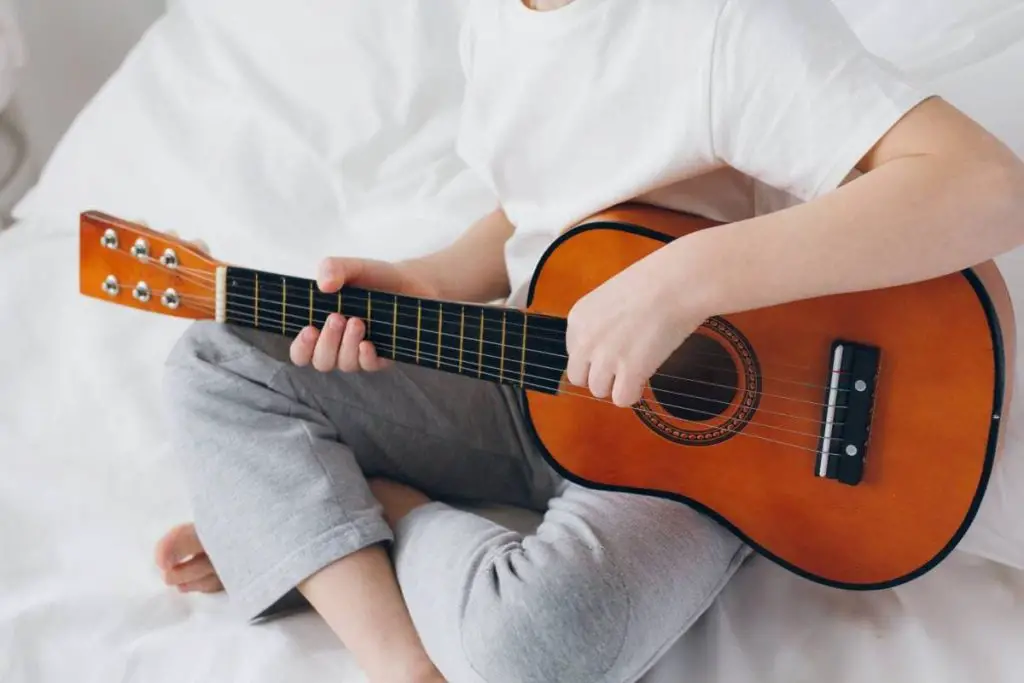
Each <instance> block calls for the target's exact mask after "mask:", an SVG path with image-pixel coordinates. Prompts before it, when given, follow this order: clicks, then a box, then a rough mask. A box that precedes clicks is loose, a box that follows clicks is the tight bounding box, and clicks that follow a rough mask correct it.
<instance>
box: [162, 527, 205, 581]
mask: <svg viewBox="0 0 1024 683" xmlns="http://www.w3.org/2000/svg"><path fill="white" fill-rule="evenodd" d="M202 552H203V544H202V543H200V542H199V536H198V534H197V533H196V528H195V525H193V524H179V525H178V526H176V527H174V528H173V529H171V530H170V531H168V532H167V533H166V534H164V536H163V538H161V539H160V540H159V541H158V542H157V544H156V550H155V556H156V557H155V559H156V566H157V567H159V568H160V569H162V570H165V571H166V570H169V569H170V568H172V567H174V566H175V565H177V564H180V563H182V562H185V561H187V560H188V559H189V558H190V557H193V556H194V555H198V554H200V553H202Z"/></svg>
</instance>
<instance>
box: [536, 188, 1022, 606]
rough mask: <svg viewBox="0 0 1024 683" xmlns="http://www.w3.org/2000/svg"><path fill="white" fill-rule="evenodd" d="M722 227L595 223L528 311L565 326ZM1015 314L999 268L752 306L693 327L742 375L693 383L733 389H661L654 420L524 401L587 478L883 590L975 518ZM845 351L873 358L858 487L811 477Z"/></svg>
mask: <svg viewBox="0 0 1024 683" xmlns="http://www.w3.org/2000/svg"><path fill="white" fill-rule="evenodd" d="M713 225H714V222H712V221H707V220H704V219H698V218H693V217H686V216H683V215H680V214H676V213H674V212H668V211H663V210H660V209H655V208H653V207H641V206H624V207H617V208H616V209H614V210H613V211H611V212H608V213H606V214H602V215H599V216H595V217H594V218H592V219H591V220H589V221H587V222H585V223H584V224H581V225H580V226H578V227H577V228H576V229H574V230H572V231H570V232H568V233H567V234H566V235H564V236H563V237H562V239H560V240H559V241H558V242H557V243H556V244H555V245H553V246H552V247H551V249H549V251H548V252H547V254H546V255H545V258H544V259H543V261H542V265H541V267H540V268H539V269H538V272H537V274H536V275H535V278H534V281H533V283H532V286H531V292H530V300H529V308H530V310H532V311H537V312H542V313H545V314H548V315H560V316H565V315H567V314H568V311H569V310H570V309H571V307H572V305H573V304H574V303H575V301H577V300H578V299H579V298H580V297H581V296H583V295H584V294H586V293H587V292H588V291H590V290H592V289H593V288H595V287H596V286H598V285H599V284H601V283H602V282H604V281H605V280H607V279H608V278H609V277H611V276H613V275H614V274H615V273H617V272H619V271H621V270H622V269H623V268H625V267H627V266H628V265H630V264H631V263H633V262H635V261H637V260H639V259H641V258H643V257H644V256H646V255H647V254H649V253H651V252H652V251H654V250H655V249H657V248H660V247H661V246H662V245H663V244H664V243H665V242H667V241H669V240H671V239H674V238H676V237H679V236H682V235H684V234H686V233H687V232H690V231H693V230H699V229H706V228H709V227H713ZM1013 320H1014V318H1013V311H1012V308H1011V305H1010V298H1009V294H1008V292H1007V290H1006V287H1005V284H1004V283H1003V281H1002V278H1001V276H1000V274H999V272H998V270H997V269H996V267H995V265H994V264H992V263H986V264H983V265H981V266H979V267H977V268H974V269H971V270H968V271H964V272H962V273H957V274H953V275H950V276H947V277H944V278H938V279H936V280H932V281H928V282H924V283H917V284H914V285H909V286H904V287H898V288H892V289H887V290H878V291H872V292H863V293H857V294H849V295H842V296H836V297H825V298H820V299H813V300H807V301H802V302H795V303H792V304H787V305H783V306H776V307H772V308H768V309H762V310H757V311H749V312H745V313H742V314H738V315H734V316H727V317H726V318H725V319H722V320H720V321H719V324H718V325H717V326H716V327H715V328H714V329H711V328H706V329H702V330H701V334H700V336H701V337H707V338H708V340H710V341H708V344H711V342H715V341H717V342H718V343H719V345H720V346H721V347H722V348H723V349H725V352H724V355H723V353H719V355H720V356H721V357H722V358H731V359H732V361H733V362H734V363H735V365H736V368H735V372H733V373H732V374H729V373H726V374H724V375H721V376H713V375H704V377H706V378H708V377H710V378H712V379H713V380H714V381H709V380H708V379H705V380H697V382H701V383H702V385H704V386H706V387H716V386H720V385H721V386H724V385H725V384H726V383H727V382H726V381H725V380H723V379H721V377H729V378H732V379H733V380H734V383H735V384H737V386H735V387H733V388H734V391H733V392H732V393H730V392H728V391H726V392H725V393H724V394H723V393H722V392H721V390H719V393H717V394H715V393H714V391H712V392H711V394H710V395H709V396H705V397H703V398H702V399H701V400H696V397H695V396H694V394H696V393H699V388H700V386H701V384H694V383H692V382H691V383H689V384H684V385H679V386H675V387H674V391H673V388H669V387H663V388H662V390H661V391H660V392H657V391H654V390H653V389H654V388H653V383H652V387H650V388H649V390H648V391H647V392H646V393H645V398H644V403H643V404H642V406H644V410H639V409H637V410H629V409H620V408H616V407H615V406H613V405H610V404H602V403H600V402H596V401H587V400H583V399H578V400H574V399H571V398H567V397H566V396H560V397H552V396H550V395H546V394H541V393H538V392H529V391H528V392H527V407H528V414H529V421H530V423H531V425H532V428H533V431H534V433H535V436H536V438H537V440H538V442H539V443H540V444H541V445H542V446H543V450H544V451H545V452H546V457H547V458H548V461H549V462H550V463H551V464H552V466H554V467H555V468H556V469H558V470H559V471H561V473H562V474H563V475H565V476H566V477H567V478H569V479H572V480H575V481H576V482H577V483H580V484H581V485H584V486H589V487H593V488H601V489H607V490H615V491H631V492H636V493H644V494H648V495H654V496H659V497H664V498H669V499H674V500H678V501H680V502H682V503H684V504H688V505H691V506H692V507H694V508H696V509H698V510H701V511H703V512H705V513H707V514H709V515H710V516H712V517H713V518H715V519H717V520H718V521H719V522H721V523H722V524H724V525H725V526H727V527H728V528H730V529H731V530H733V531H734V532H735V533H737V534H738V535H739V536H740V537H741V538H743V540H744V541H746V542H747V543H748V544H750V545H751V546H752V547H754V548H755V549H756V550H757V551H758V552H760V553H761V554H762V555H764V556H766V557H768V558H769V559H771V560H773V561H775V562H776V563H778V564H780V565H781V566H783V567H785V568H787V569H788V570H790V571H793V572H795V573H797V574H798V575H801V576H803V577H805V578H808V579H810V580H813V581H816V582H819V583H822V584H826V585H830V586H834V587H839V588H846V589H879V588H886V587H891V586H894V585H898V584H900V583H904V582H906V581H909V580H913V579H915V578H917V577H919V576H921V575H922V574H924V573H925V572H927V571H929V570H930V569H931V568H933V567H934V566H936V565H937V564H938V563H939V562H941V561H942V560H943V559H944V558H945V557H946V556H947V555H948V554H949V552H951V551H952V549H953V548H954V547H955V546H956V544H957V543H958V542H959V540H960V539H961V538H962V536H963V534H964V533H965V532H966V530H967V529H968V527H969V526H970V523H971V522H972V520H973V518H974V515H975V514H976V512H977V509H978V506H979V504H980V502H981V499H982V496H983V494H984V491H985V488H986V485H987V482H988V479H989V476H990V473H991V470H992V466H993V464H994V461H995V458H996V457H997V454H998V447H999V444H1000V440H1001V435H1002V428H1003V426H1002V423H1003V420H1002V419H1001V416H1002V415H1003V413H1004V412H1005V409H1006V406H1007V404H1008V401H1009V400H1010V388H1009V386H1008V384H1007V382H1006V374H1005V368H1006V367H1010V366H1011V365H1012V363H1013V358H1012V350H1013V348H1014V336H1015V329H1014V328H1013ZM838 340H846V341H852V342H856V343H857V344H863V345H866V347H870V348H873V349H878V350H880V356H879V358H880V360H879V363H878V367H877V371H876V372H874V374H873V378H874V379H873V386H872V390H871V391H872V398H873V400H872V404H871V411H870V429H869V438H868V441H867V450H866V453H863V454H860V455H863V475H862V478H861V479H860V480H859V481H857V482H856V483H855V484H850V483H842V482H839V481H835V480H834V479H830V478H826V477H822V476H819V475H820V474H821V472H820V471H819V464H820V456H816V452H820V450H821V444H822V438H821V437H822V430H823V425H824V424H825V423H826V422H827V420H826V417H827V411H826V410H823V406H825V405H826V404H827V403H828V397H829V392H828V385H829V381H830V377H832V375H833V373H832V370H833V367H832V362H833V359H834V358H835V353H836V351H835V349H836V344H837V341H838ZM688 344H689V342H688ZM701 348H702V350H701V351H699V352H698V353H703V354H706V353H707V351H708V350H709V349H711V346H708V347H707V348H704V347H701ZM683 355H686V354H683ZM691 355H692V354H691ZM686 362H689V363H690V364H691V365H693V367H697V368H700V367H701V363H697V362H695V361H694V360H693V358H692V357H691V358H690V359H689V360H688V361H686ZM705 365H706V364H705ZM663 374H667V373H663ZM677 374H678V373H677ZM567 389H569V387H568V385H565V384H563V390H567ZM850 391H851V392H852V391H853V390H852V388H851V389H850ZM563 393H565V391H563ZM851 395H852V394H851ZM832 396H833V397H834V396H835V392H833V394H832ZM673 397H675V398H673ZM684 397H690V398H684ZM686 401H689V402H690V404H691V405H690V406H688V407H681V406H680V404H682V403H685V402H686ZM673 403H675V404H676V405H673ZM744 405H745V407H744ZM715 406H720V408H715ZM709 407H710V408H711V409H710V410H709ZM687 410H688V411H689V412H686V411H687ZM716 412H721V414H715V415H712V414H711V413H716ZM679 416H683V417H682V418H680V417H679ZM836 424H838V425H841V423H840V422H836Z"/></svg>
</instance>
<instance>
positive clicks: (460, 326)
mask: <svg viewBox="0 0 1024 683" xmlns="http://www.w3.org/2000/svg"><path fill="white" fill-rule="evenodd" d="M222 283H223V295H224V296H223V305H222V316H221V317H222V321H223V322H226V323H229V324H232V325H237V326H241V327H248V328H251V329H257V330H261V331H265V332H271V333H275V334H279V335H282V336H286V337H294V336H296V335H297V334H298V333H299V332H300V331H301V330H302V329H303V328H304V327H307V326H313V327H315V328H317V329H322V328H323V326H324V324H325V322H326V320H327V316H329V315H330V314H331V313H340V314H341V315H344V316H345V317H354V318H360V319H361V320H362V321H363V322H364V323H365V324H366V330H367V334H366V338H367V339H368V340H369V341H370V342H372V343H373V345H374V348H375V349H376V351H377V354H378V355H379V356H381V357H383V358H389V359H392V360H394V361H396V362H399V363H407V364H412V365H419V366H422V367H428V368H434V369H437V370H440V371H442V372H450V373H454V374H459V375H464V376H467V377H475V378H478V379H482V380H486V381H491V382H496V383H499V384H505V385H510V386H515V387H520V388H523V389H532V390H536V391H543V392H547V393H555V392H557V391H558V387H559V384H560V382H561V377H562V374H563V372H564V370H565V366H566V352H565V320H564V319H561V318H554V317H550V316H543V315H538V314H533V313H526V312H524V311H520V310H516V309H511V308H504V307H497V306H483V305H477V304H464V303H457V302H450V301H438V300H433V299H420V298H416V297H409V296H403V295H396V294H392V293H389V292H380V291H373V290H368V289H361V288H358V287H343V288H342V289H341V290H340V291H338V292H336V293H333V294H326V293H324V292H321V291H320V289H319V287H318V286H317V284H316V282H315V281H313V280H308V279H304V278H298V277H292V276H287V275H279V274H276V273H268V272H263V271H258V270H250V269H246V268H235V267H228V268H227V269H226V272H225V274H224V277H223V280H222Z"/></svg>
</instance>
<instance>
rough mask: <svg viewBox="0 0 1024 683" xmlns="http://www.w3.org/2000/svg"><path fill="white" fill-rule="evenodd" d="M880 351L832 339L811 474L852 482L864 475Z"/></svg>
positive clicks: (848, 483) (842, 482) (840, 481)
mask: <svg viewBox="0 0 1024 683" xmlns="http://www.w3.org/2000/svg"><path fill="white" fill-rule="evenodd" d="M880 357H881V351H880V350H879V349H878V348H877V347H874V346H866V345H864V344H856V343H853V342H846V341H836V342H835V343H833V344H832V368H831V372H830V373H829V381H828V382H827V383H826V388H825V400H824V408H823V410H822V421H821V434H820V436H819V439H818V457H817V459H816V463H815V475H816V476H818V477H821V478H823V479H833V480H835V481H838V482H839V483H841V484H847V485H849V486H856V485H857V484H859V483H860V481H861V479H862V478H863V476H864V462H865V460H866V457H867V449H868V440H869V435H870V431H871V414H872V410H873V408H874V404H875V384H876V380H877V377H878V365H879V360H880Z"/></svg>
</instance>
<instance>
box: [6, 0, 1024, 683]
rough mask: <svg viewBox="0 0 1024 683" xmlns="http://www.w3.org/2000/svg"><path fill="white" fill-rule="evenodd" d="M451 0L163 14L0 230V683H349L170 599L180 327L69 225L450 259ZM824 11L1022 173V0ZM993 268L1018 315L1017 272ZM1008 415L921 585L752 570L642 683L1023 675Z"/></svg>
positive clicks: (249, 252)
mask: <svg viewBox="0 0 1024 683" xmlns="http://www.w3.org/2000/svg"><path fill="white" fill-rule="evenodd" d="M467 1H468V0H401V1H400V2H389V3H365V2H356V1H355V0H350V1H348V2H345V1H342V2H338V1H337V0H299V1H296V2H291V3H286V4H282V3H276V2H270V1H269V0H246V1H244V2H243V0H177V1H174V2H171V3H170V4H169V8H168V11H167V13H166V14H165V15H164V16H163V17H162V18H161V19H160V20H159V21H158V22H157V23H156V24H154V25H153V26H152V28H151V29H150V30H149V31H148V32H147V34H146V35H145V36H144V37H143V39H142V40H141V41H140V42H139V44H138V45H137V46H136V48H135V49H134V50H133V51H132V52H131V54H130V55H129V56H128V58H127V59H126V60H125V62H124V64H123V65H122V66H121V68H120V69H119V70H118V72H117V73H116V74H115V75H114V76H113V78H112V79H111V80H110V81H109V82H108V83H107V84H106V85H105V86H104V88H103V89H102V91H101V92H100V93H98V95H97V96H96V97H95V98H94V99H93V100H92V101H91V102H90V103H89V105H88V106H87V107H86V108H85V109H84V110H83V111H82V112H81V114H80V115H79V116H78V118H77V119H76V121H75V123H74V125H73V126H72V128H71V130H70V131H69V132H68V134H67V135H66V136H65V138H64V139H63V140H62V142H61V144H60V145H59V147H58V149H57V150H56V152H55V154H54V156H53V157H52V159H51V160H50V162H49V163H48V165H47V166H46V168H45V169H44V171H43V174H42V178H41V180H40V182H39V184H38V185H37V186H36V187H35V188H34V189H33V191H32V192H31V193H30V194H29V195H28V196H27V197H26V198H25V200H24V201H23V202H21V204H20V205H19V206H18V207H17V210H16V212H15V218H16V224H15V225H14V227H12V228H11V229H10V230H8V231H6V232H4V233H0V321H2V323H0V324H2V329H3V334H2V335H0V378H2V383H3V384H2V389H0V681H4V682H5V683H6V682H8V681H10V682H11V683H58V682H60V683H63V682H64V681H72V680H73V681H76V682H78V683H91V682H94V681H95V682H96V683H101V682H102V683H113V682H115V681H124V682H128V681H132V682H134V681H146V682H147V683H160V682H162V681H168V682H171V681H173V682H174V683H183V682H186V681H203V682H204V683H205V682H207V681H221V680H238V681H251V682H253V683H274V682H277V681H296V680H308V681H321V680H322V681H328V680H330V681H342V682H344V683H356V682H357V681H362V680H365V679H364V678H363V676H362V674H361V672H360V671H359V670H358V668H357V667H356V666H355V665H354V663H353V662H352V660H351V657H350V656H349V655H348V654H347V653H346V652H345V650H344V649H343V648H342V647H341V646H340V645H339V644H338V643H337V642H336V640H335V639H334V638H333V637H332V636H331V634H330V633H329V632H328V630H327V629H326V627H325V626H323V624H322V623H321V622H320V621H319V619H318V618H317V617H316V616H315V615H312V614H303V615H299V616H295V617H290V618H287V619H284V620H280V621H274V622H270V623H267V624H263V625H259V626H253V625H249V624H246V623H242V622H239V621H237V620H236V619H235V618H234V617H233V616H232V615H231V614H230V612H229V610H228V608H227V605H226V601H225V599H224V597H223V596H222V595H221V596H213V597H210V596H183V595H179V594H177V593H176V592H173V591H169V590H167V589H166V588H164V587H163V585H162V584H161V582H160V579H159V574H158V572H157V570H156V569H155V567H154V564H153V561H152V548H153V544H154V542H155V541H156V539H157V538H158V537H159V536H160V535H161V534H162V533H163V532H164V531H165V530H167V529H168V528H169V527H170V526H171V525H173V524H176V523H178V522H181V521H186V520H188V519H189V517H190V515H189V510H188V507H187V503H186V500H185V496H184V492H183V487H182V482H181V480H180V479H179V473H178V472H177V471H176V469H175V464H174V455H173V454H172V453H170V452H169V451H168V447H167V440H166V432H165V429H166V427H165V425H164V423H163V421H162V417H161V407H160V405H159V402H158V400H157V396H158V386H159V382H160V376H161V364H162V360H163V358H164V356H165V355H166V353H167V351H168V350H169V348H170V346H171V344H173V342H174V341H175V339H176V337H177V335H179V334H180V333H181V331H182V329H183V325H184V323H181V322H180V321H177V320H172V319H169V318H158V317H156V316H152V317H150V316H142V315H140V314H134V313H129V312H127V311H126V309H120V308H116V307H113V306H106V305H104V304H102V303H98V302H93V301H89V300H86V299H84V298H81V297H79V296H78V295H77V282H78V280H77V278H78V271H77V253H78V236H77V218H78V214H79V212H80V211H82V210H86V209H94V208H95V209H102V210H104V211H106V212H109V213H114V214H117V215H121V216H124V217H126V218H134V219H139V220H144V221H146V222H148V223H149V224H151V225H152V226H153V227H155V228H157V229H162V230H177V231H179V232H181V233H183V234H184V235H186V236H190V237H191V236H194V237H201V238H203V239H205V240H206V241H207V242H208V243H209V245H210V246H211V248H212V250H213V251H214V253H215V254H217V255H218V256H221V257H223V258H225V259H230V260H234V261H237V262H242V263H247V264H250V265H252V266H253V267H258V268H268V269H274V270H277V271H279V272H292V273H296V274H305V273H309V272H310V269H311V268H312V267H313V266H314V264H315V263H316V261H317V259H319V258H320V257H321V256H322V255H324V254H328V253H347V254H356V255H364V256H369V257H378V258H403V257H406V256H409V255H412V254H416V253H422V252H423V251H426V250H430V249H434V248H436V247H438V246H440V245H442V244H444V243H445V242H446V241H448V240H450V239H452V238H453V237H454V236H455V235H456V234H457V233H458V231H459V230H460V229H461V228H462V227H463V226H465V225H466V223H467V221H469V220H471V219H472V218H474V217H476V216H477V215H479V214H480V212H481V211H483V210H485V209H486V208H488V207H489V206H490V204H491V202H492V198H491V197H490V196H489V195H488V192H487V191H486V188H484V187H483V186H482V185H480V184H479V183H478V182H477V181H476V180H475V179H474V177H473V176H472V175H471V174H470V173H469V172H468V171H467V170H466V169H465V168H464V167H463V166H462V164H461V163H460V161H459V159H458V157H457V156H456V154H455V152H454V148H453V143H454V135H455V131H456V128H457V125H458V99H459V92H460V85H459V78H460V73H459V65H458V54H457V48H456V45H457V31H458V24H459V19H460V17H461V16H462V12H463V10H464V7H465V4H466V2H467ZM581 1H585V0H581ZM837 4H839V5H840V6H841V8H842V9H843V10H844V11H845V12H847V14H848V16H849V17H850V20H851V22H852V23H853V24H854V25H855V27H856V28H857V30H858V31H859V32H860V33H861V35H862V37H863V38H864V40H865V42H866V43H867V44H869V45H870V46H871V47H872V49H875V50H876V51H878V52H879V53H880V54H882V55H883V56H886V57H888V58H890V59H892V60H893V61H895V62H897V63H899V64H900V65H902V66H904V67H905V68H906V69H908V70H910V71H912V72H914V73H915V74H916V75H919V76H920V77H922V78H924V79H927V80H928V81H930V82H932V83H934V84H935V86H936V87H937V88H939V90H940V92H941V93H942V94H943V95H945V96H946V97H947V98H949V99H950V100H951V101H953V102H954V103H955V104H957V105H958V106H960V107H962V108H963V109H965V110H966V111H968V112H969V113H971V114H972V115H974V116H976V117H977V118H978V119H980V120H981V121H982V122H983V123H985V124H986V125H988V126H989V127H990V128H991V129H992V130H993V131H994V132H996V133H997V134H998V135H1000V136H1001V137H1002V138H1003V139H1004V140H1005V141H1007V142H1008V143H1009V144H1010V145H1011V146H1013V147H1014V149H1015V150H1016V151H1017V152H1018V153H1020V154H1024V125H1022V124H1021V123H1020V122H1019V121H1020V117H1019V112H1020V111H1022V110H1024V87H1022V79H1021V76H1020V74H1021V73H1024V5H1021V3H1020V2H1019V0H1005V1H1004V0H972V2H966V0H898V1H897V0H884V1H883V0H873V1H872V2H869V3H864V2H855V1H854V0H842V1H840V2H838V3H837ZM1022 222H1024V217H1022ZM1000 266H1001V267H1002V269H1003V271H1004V274H1005V275H1006V277H1007V280H1008V282H1009V284H1010V287H1011V292H1012V293H1013V296H1014V297H1015V299H1017V298H1019V297H1020V296H1021V295H1022V294H1024V255H1022V254H1020V253H1013V254H1009V255H1007V256H1005V257H1003V258H1002V259H1000ZM1020 309H1021V306H1020V305H1018V310H1020ZM1018 324H1020V323H1019V322H1018ZM1021 355H1022V354H1020V353H1019V352H1018V357H1021ZM1013 371H1014V375H1015V377H1016V376H1019V375H1020V372H1021V370H1020V368H1014V369H1013ZM1022 406H1024V401H1018V402H1017V403H1016V404H1015V409H1014V411H1013V413H1012V414H1011V415H1009V416H1008V418H1009V420H1010V424H1009V425H1008V443H1007V449H1006V454H1005V456H1004V458H1003V459H1002V461H1001V462H1000V463H999V465H998V467H997V471H996V474H995V478H994V480H993V482H992V486H991V489H990V491H989V495H988V496H987V498H986V501H985V505H984V506H983V508H982V511H981V513H980V515H979V517H978V520H977V521H976V523H975V525H974V527H972V530H971V532H970V533H969V534H968V536H967V537H966V538H965V539H964V540H963V542H962V543H961V545H960V548H959V549H958V551H957V552H956V553H954V554H953V555H952V556H951V557H950V559H949V560H947V561H946V562H945V563H944V564H942V565H941V566H940V567H939V568H937V569H936V570H934V571H933V572H931V573H930V574H928V575H927V576H925V577H924V578H922V579H920V580H918V581H915V582H913V583H911V584H908V585H905V586H903V587H900V588H896V589H892V590H888V591H882V592H875V593H866V594H862V593H847V592H841V591H835V590H831V589H827V588H823V587H820V586H816V585H813V584H810V583H808V582H805V581H802V580H801V579H798V578H796V577H794V576H792V575H790V574H788V573H786V572H784V571H782V570H780V569H778V568H776V567H775V566H774V565H772V564H771V563H769V562H767V561H763V560H760V559H755V560H754V561H752V562H751V563H750V564H749V565H748V566H747V567H745V568H744V570H743V571H741V573H740V574H739V575H738V577H737V578H736V580H735V581H734V582H733V584H732V585H730V586H729V587H728V588H727V590H726V591H725V593H724V594H723V595H722V597H721V599H720V600H719V601H718V602H717V603H716V604H715V605H714V606H713V608H712V609H711V610H710V611H709V612H708V613H707V614H706V615H705V617H704V618H703V619H701V620H700V622H699V623H698V624H697V626H696V627H695V628H694V629H693V630H692V632H690V633H689V634H687V635H686V636H685V637H684V638H683V639H682V640H681V641H680V642H679V643H678V644H677V645H676V646H675V647H674V648H673V649H672V650H671V651H670V652H669V653H668V654H667V655H666V657H665V658H664V659H663V660H662V661H661V662H660V663H659V664H658V666H657V667H656V668H655V670H654V671H652V672H651V673H650V674H649V675H648V676H647V677H646V678H645V683H670V682H673V683H675V682H678V681H683V680H685V681H694V682H699V683H747V682H753V681H759V682H762V683H772V682H776V681H777V682H779V683H783V682H785V683H799V682H801V681H829V682H831V683H874V682H875V681H878V680H898V681H903V682H906V683H915V682H917V681H920V682H922V683H924V682H927V683H944V682H946V681H949V682H953V681H964V680H973V681H979V682H981V683H1013V682H1016V681H1020V680H1024V674H1022V673H1021V672H1022V671H1024V652H1022V651H1021V650H1020V649H1019V647H1018V646H1019V634H1021V633H1024V530H1022V529H1021V528H1020V527H1021V526H1022V525H1020V524H1018V523H1016V522H1017V520H1019V519H1021V517H1022V514H1024V501H1022V499H1024V496H1022V495H1021V492H1024V452H1022V450H1024V407H1022ZM481 513H482V514H511V515H512V516H513V518H514V519H515V520H516V523H520V522H521V523H523V524H529V523H530V521H531V520H530V519H529V518H528V516H523V515H520V514H518V513H517V512H516V511H499V510H493V511H492V510H484V511H481Z"/></svg>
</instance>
